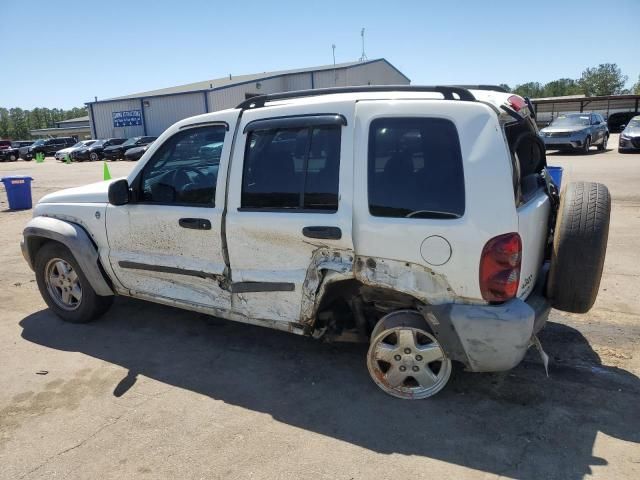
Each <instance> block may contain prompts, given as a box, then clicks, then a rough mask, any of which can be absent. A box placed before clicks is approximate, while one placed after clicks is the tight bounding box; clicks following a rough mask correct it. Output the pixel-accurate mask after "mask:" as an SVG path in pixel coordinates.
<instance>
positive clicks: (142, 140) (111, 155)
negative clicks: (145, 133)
mask: <svg viewBox="0 0 640 480" xmlns="http://www.w3.org/2000/svg"><path fill="white" fill-rule="evenodd" d="M156 138H158V137H133V138H130V139H129V140H127V141H126V142H124V143H122V144H120V145H112V146H110V147H107V148H105V149H104V152H103V156H104V158H106V159H107V160H119V159H121V158H124V154H125V153H126V152H127V150H129V149H131V148H135V147H143V146H145V145H148V144H150V143H151V142H153V141H154V140H155V139H156Z"/></svg>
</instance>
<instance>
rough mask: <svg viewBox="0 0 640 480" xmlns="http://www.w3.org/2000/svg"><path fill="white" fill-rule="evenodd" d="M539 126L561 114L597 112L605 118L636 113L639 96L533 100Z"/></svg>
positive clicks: (582, 96) (639, 100) (573, 96)
mask: <svg viewBox="0 0 640 480" xmlns="http://www.w3.org/2000/svg"><path fill="white" fill-rule="evenodd" d="M531 101H532V102H533V105H534V106H535V109H536V114H537V121H538V123H539V124H547V123H548V122H550V121H551V120H553V119H554V118H556V117H557V116H558V115H559V114H561V113H581V112H597V113H600V114H602V115H603V116H604V117H605V118H607V119H608V118H609V115H611V114H613V113H619V112H636V113H638V111H639V110H638V107H639V106H640V95H605V96H599V97H587V96H584V95H569V96H566V97H549V98H534V99H532V100H531Z"/></svg>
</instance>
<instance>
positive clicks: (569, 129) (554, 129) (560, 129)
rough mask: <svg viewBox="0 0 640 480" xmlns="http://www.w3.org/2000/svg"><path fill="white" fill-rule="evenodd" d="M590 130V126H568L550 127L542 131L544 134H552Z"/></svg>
mask: <svg viewBox="0 0 640 480" xmlns="http://www.w3.org/2000/svg"><path fill="white" fill-rule="evenodd" d="M587 128H589V125H576V126H566V127H554V126H553V125H551V126H549V127H544V128H543V129H542V130H540V131H541V132H542V133H551V132H579V131H580V130H585V129H587Z"/></svg>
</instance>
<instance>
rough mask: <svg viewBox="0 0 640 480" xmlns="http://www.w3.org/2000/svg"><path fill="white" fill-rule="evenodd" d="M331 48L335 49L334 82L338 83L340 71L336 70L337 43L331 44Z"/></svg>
mask: <svg viewBox="0 0 640 480" xmlns="http://www.w3.org/2000/svg"><path fill="white" fill-rule="evenodd" d="M331 49H332V50H333V84H334V85H337V83H338V72H336V44H335V43H333V44H331Z"/></svg>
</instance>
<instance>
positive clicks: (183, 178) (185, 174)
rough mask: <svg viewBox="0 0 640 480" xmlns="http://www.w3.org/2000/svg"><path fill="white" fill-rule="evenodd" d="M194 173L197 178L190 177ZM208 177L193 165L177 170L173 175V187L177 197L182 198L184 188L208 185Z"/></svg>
mask: <svg viewBox="0 0 640 480" xmlns="http://www.w3.org/2000/svg"><path fill="white" fill-rule="evenodd" d="M189 173H194V174H195V176H193V177H192V176H190V175H189ZM206 183H207V176H206V175H205V174H204V173H202V172H201V171H200V170H198V169H197V168H196V167H194V166H192V165H187V166H184V167H180V168H178V169H176V171H175V173H174V175H173V185H174V189H175V195H176V197H180V196H181V195H182V194H183V193H184V187H185V186H187V185H189V184H201V185H206Z"/></svg>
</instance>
